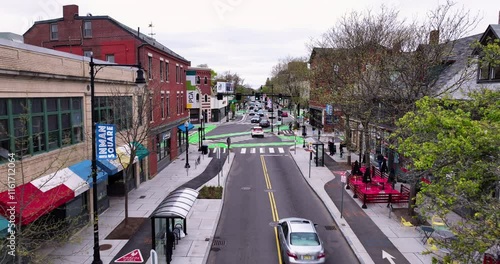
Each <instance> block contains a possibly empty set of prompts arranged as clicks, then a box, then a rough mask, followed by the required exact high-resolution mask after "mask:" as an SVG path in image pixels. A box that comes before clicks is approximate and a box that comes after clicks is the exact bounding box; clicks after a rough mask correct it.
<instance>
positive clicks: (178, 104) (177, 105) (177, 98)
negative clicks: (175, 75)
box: [175, 94, 181, 114]
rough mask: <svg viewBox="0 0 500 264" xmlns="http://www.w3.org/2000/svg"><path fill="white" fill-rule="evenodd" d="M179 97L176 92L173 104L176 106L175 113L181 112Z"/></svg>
mask: <svg viewBox="0 0 500 264" xmlns="http://www.w3.org/2000/svg"><path fill="white" fill-rule="evenodd" d="M179 98H180V97H179V94H177V97H176V99H175V104H176V108H175V109H176V110H177V112H176V113H177V114H180V113H181V111H180V106H181V104H180V103H179Z"/></svg>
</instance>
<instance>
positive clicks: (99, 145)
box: [95, 124, 117, 160]
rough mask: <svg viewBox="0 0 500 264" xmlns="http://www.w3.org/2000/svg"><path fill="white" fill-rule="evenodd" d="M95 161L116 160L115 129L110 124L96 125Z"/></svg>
mask: <svg viewBox="0 0 500 264" xmlns="http://www.w3.org/2000/svg"><path fill="white" fill-rule="evenodd" d="M95 134H96V139H95V140H96V142H95V144H96V149H97V151H96V156H97V157H96V159H97V160H109V159H116V157H117V156H116V141H115V135H116V129H115V125H112V124H111V125H110V124H96V126H95Z"/></svg>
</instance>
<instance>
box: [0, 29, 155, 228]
mask: <svg viewBox="0 0 500 264" xmlns="http://www.w3.org/2000/svg"><path fill="white" fill-rule="evenodd" d="M0 57H1V58H2V59H1V60H0V173H1V174H2V175H9V177H7V176H6V177H3V178H2V179H1V180H0V215H4V216H8V215H9V213H7V212H6V211H5V210H6V208H9V207H10V205H11V204H9V202H12V197H14V199H15V200H16V210H15V211H16V222H18V223H21V224H22V225H29V224H31V223H33V222H36V221H38V219H40V218H43V217H45V216H48V215H54V216H57V217H58V218H63V219H68V218H72V217H75V218H76V217H77V218H78V219H79V220H78V221H81V223H82V224H84V223H86V222H87V221H88V220H89V219H90V218H89V213H91V212H92V208H93V205H92V203H91V201H92V192H91V188H93V187H94V186H92V184H93V182H92V178H91V177H90V175H91V165H90V164H91V162H90V160H91V144H92V142H91V140H90V134H91V132H90V131H91V127H92V122H91V115H90V111H91V106H90V86H89V80H90V75H89V72H90V68H89V58H82V57H81V56H77V55H73V54H68V53H65V52H59V51H54V50H50V49H45V48H40V47H36V46H32V45H26V44H23V43H17V42H14V41H9V40H5V39H0ZM96 62H100V63H105V62H104V61H96ZM135 73H136V71H135V70H134V69H130V68H128V67H106V68H103V69H102V70H101V71H100V72H99V79H97V80H96V85H95V99H96V100H97V102H104V101H106V100H115V101H119V103H120V105H124V106H125V109H126V110H125V111H123V112H120V113H119V112H118V111H114V110H116V109H110V107H109V106H108V105H105V104H99V105H98V106H97V107H96V109H95V111H96V112H99V113H102V114H98V115H97V120H98V122H99V123H102V122H104V120H103V118H104V116H103V114H104V113H108V114H111V115H114V119H115V120H117V119H120V120H130V119H132V118H136V116H137V115H136V114H134V113H136V111H135V112H134V109H137V108H138V107H137V98H136V95H135V93H134V92H133V91H134V88H135V87H136V85H135V83H134V80H135V78H136V76H135ZM113 91H119V92H120V95H121V96H120V97H118V98H117V96H116V94H115V93H113ZM122 129H125V127H122ZM118 130H120V128H118ZM125 143H126V142H122V141H120V140H119V138H118V137H117V142H116V145H117V148H123V146H124V144H125ZM117 151H118V150H117ZM110 162H112V163H113V164H117V163H116V160H112V161H110ZM139 163H140V162H136V163H134V164H135V165H134V170H133V171H132V175H131V178H132V181H133V182H135V183H136V184H137V183H138V182H139V181H140V173H139V169H140V167H139ZM98 165H99V168H98V179H97V187H96V188H97V190H98V193H99V197H98V207H99V211H100V212H102V211H103V210H105V209H106V208H108V207H109V200H108V190H109V189H110V182H111V180H110V179H111V176H112V175H111V173H110V172H109V171H108V168H107V167H105V166H104V165H102V164H99V163H98ZM146 173H147V172H146ZM108 176H109V177H108ZM10 195H13V196H12V197H11V196H10ZM21 215H22V218H21ZM0 222H1V221H0ZM0 226H1V224H0Z"/></svg>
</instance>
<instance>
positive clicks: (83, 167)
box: [68, 160, 108, 188]
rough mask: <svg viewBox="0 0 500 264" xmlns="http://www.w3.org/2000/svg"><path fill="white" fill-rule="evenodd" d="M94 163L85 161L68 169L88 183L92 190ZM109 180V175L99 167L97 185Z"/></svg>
mask: <svg viewBox="0 0 500 264" xmlns="http://www.w3.org/2000/svg"><path fill="white" fill-rule="evenodd" d="M91 167H92V162H91V161H90V160H84V161H82V162H80V163H77V164H75V165H72V166H69V167H68V168H69V169H70V170H72V171H73V172H74V173H75V174H76V175H78V176H80V178H82V179H83V180H84V181H86V182H87V183H88V184H89V185H90V188H92V182H93V180H92V175H91V174H92V173H91V172H92V170H91ZM107 178H108V174H107V173H106V172H104V171H103V170H102V169H101V168H100V167H99V166H97V184H99V183H101V182H103V181H105V180H106V179H107Z"/></svg>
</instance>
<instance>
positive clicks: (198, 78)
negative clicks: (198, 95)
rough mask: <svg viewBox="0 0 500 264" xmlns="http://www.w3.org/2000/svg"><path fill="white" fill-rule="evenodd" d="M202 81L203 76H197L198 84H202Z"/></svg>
mask: <svg viewBox="0 0 500 264" xmlns="http://www.w3.org/2000/svg"><path fill="white" fill-rule="evenodd" d="M200 83H201V78H200V76H196V84H200Z"/></svg>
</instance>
